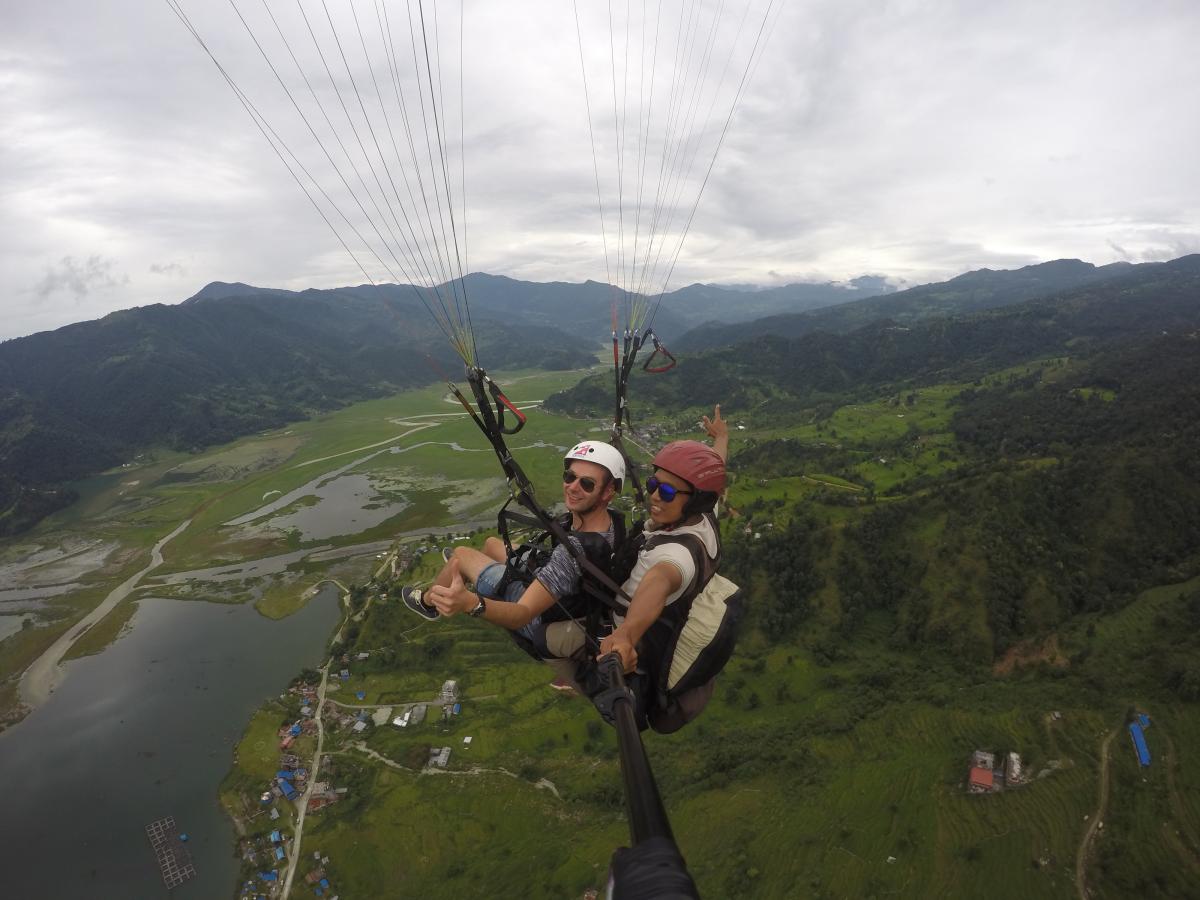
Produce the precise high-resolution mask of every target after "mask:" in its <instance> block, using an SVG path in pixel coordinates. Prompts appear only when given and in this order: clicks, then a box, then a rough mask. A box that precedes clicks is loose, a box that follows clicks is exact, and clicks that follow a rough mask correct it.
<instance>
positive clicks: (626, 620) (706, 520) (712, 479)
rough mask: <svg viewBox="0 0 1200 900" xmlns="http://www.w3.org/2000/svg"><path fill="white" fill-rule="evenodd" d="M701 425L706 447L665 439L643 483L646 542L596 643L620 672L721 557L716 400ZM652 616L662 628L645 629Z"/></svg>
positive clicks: (724, 431)
mask: <svg viewBox="0 0 1200 900" xmlns="http://www.w3.org/2000/svg"><path fill="white" fill-rule="evenodd" d="M703 425H704V430H705V431H706V432H707V433H708V435H709V436H710V437H711V438H712V439H713V445H712V446H711V447H710V446H708V445H707V444H704V443H701V442H700V441H673V442H671V443H670V444H667V445H666V446H665V447H663V448H662V449H661V450H659V451H658V453H657V454H656V455H655V457H654V474H653V475H651V476H650V478H648V479H647V481H646V493H647V502H648V507H649V508H648V512H649V516H648V517H647V519H646V523H645V526H644V528H645V538H646V541H645V544H644V545H643V546H642V548H641V549H640V550H639V551H638V555H637V561H636V563H635V564H634V566H633V570H632V572H631V573H630V575H629V577H628V578H627V579H626V580H625V583H624V585H622V587H623V588H624V590H625V594H626V595H627V596H629V597H630V598H632V600H631V602H630V604H629V609H628V612H627V613H626V614H625V616H624V617H614V619H615V624H616V628H615V629H614V631H613V632H612V633H611V634H609V635H608V636H607V637H605V638H604V639H603V640H602V641H601V643H600V655H601V656H603V655H605V654H607V653H611V652H613V651H615V652H617V653H619V654H620V656H621V660H622V662H623V663H624V666H625V671H627V672H633V671H634V670H635V669H636V668H637V663H638V649H637V648H638V646H639V643H641V642H642V640H643V638H647V639H649V640H650V642H651V643H653V640H652V639H653V637H654V634H655V633H657V632H659V631H661V632H663V634H668V633H670V634H673V633H674V627H673V626H674V624H675V622H674V620H675V619H678V618H680V617H685V616H686V615H687V612H688V610H687V609H686V607H687V606H688V605H690V602H691V599H692V598H694V597H695V596H696V595H697V594H698V593H699V592H700V591H701V590H703V589H704V585H705V584H706V583H707V582H708V579H709V578H711V577H712V575H713V573H715V571H716V568H717V566H718V565H719V563H720V558H721V536H720V532H719V530H718V529H717V523H716V517H715V516H714V514H713V510H714V508H715V507H716V504H717V500H718V499H719V497H720V494H721V492H722V491H723V490H725V480H726V479H725V460H726V458H727V457H728V455H729V429H728V426H727V425H726V423H725V421H724V420H723V419H722V418H721V407H720V405H719V404H718V405H717V406H716V407H715V408H714V409H713V417H712V418H711V419H709V417H708V416H705V417H704V419H703ZM681 600H682V601H683V602H682V603H680V602H679V601H681ZM658 622H661V623H663V624H664V625H666V626H667V627H666V628H661V629H656V630H655V632H653V633H649V634H648V632H651V627H652V626H654V625H655V623H658ZM643 652H647V648H646V647H643ZM651 652H652V654H653V650H651Z"/></svg>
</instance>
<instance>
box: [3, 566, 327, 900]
mask: <svg viewBox="0 0 1200 900" xmlns="http://www.w3.org/2000/svg"><path fill="white" fill-rule="evenodd" d="M337 621H338V604H337V591H336V589H335V588H333V587H332V586H331V585H327V586H326V587H324V588H322V590H321V591H320V592H319V593H318V595H317V596H316V597H314V598H313V599H312V600H310V601H309V603H308V604H307V605H306V606H305V607H304V608H303V609H302V610H300V611H299V612H297V613H295V614H294V615H291V616H289V617H287V618H286V619H282V620H279V621H273V620H269V619H266V618H264V617H262V616H260V615H259V614H258V613H257V612H255V610H254V609H253V607H251V606H249V605H240V606H228V605H223V604H212V603H198V602H195V601H190V602H189V601H176V600H162V599H155V598H144V599H142V600H141V601H140V602H139V604H138V610H137V612H136V613H135V614H134V616H133V619H132V620H131V623H130V629H129V631H128V633H127V634H125V635H124V636H123V637H122V638H121V639H119V640H118V641H116V642H115V643H114V644H113V645H112V646H110V647H109V648H108V649H106V650H105V651H104V652H103V653H101V654H99V655H97V656H91V657H86V658H84V659H80V660H75V661H73V662H70V663H68V664H67V667H68V677H67V678H66V679H64V680H63V682H62V684H61V686H60V687H59V688H58V689H57V690H56V691H55V692H54V694H53V695H51V697H50V699H49V700H48V701H47V702H46V703H45V704H44V705H43V706H40V707H39V708H37V709H36V710H34V711H33V712H32V713H31V714H30V715H29V716H28V717H27V718H26V719H25V721H23V722H22V723H21V724H20V725H18V726H17V727H15V728H10V729H8V730H7V731H5V732H3V733H0V772H3V773H4V784H5V796H4V802H3V803H0V834H3V835H4V840H3V859H4V862H5V865H4V867H3V868H4V890H3V894H4V896H11V897H46V898H59V897H61V898H77V897H138V898H155V897H163V898H166V897H176V898H195V900H201V898H204V900H208V898H214V897H228V896H231V895H232V894H233V891H234V887H235V885H236V878H237V873H238V863H237V859H236V858H235V857H234V854H233V846H234V833H233V828H232V825H231V824H230V821H229V819H228V818H227V816H226V815H225V814H224V812H222V810H221V809H220V807H219V805H218V800H217V786H218V785H219V784H220V782H221V780H222V778H223V777H224V776H225V773H226V772H227V771H228V769H229V763H230V759H231V754H232V752H233V747H234V745H235V744H236V743H237V741H238V739H239V737H240V736H241V731H242V729H243V728H244V727H245V723H246V722H247V721H248V720H249V719H250V717H251V715H252V714H253V712H254V710H255V709H257V708H258V707H259V706H261V705H262V703H263V701H264V700H265V699H266V698H267V697H269V696H273V695H276V694H278V693H280V692H281V691H282V690H283V689H284V688H285V687H286V685H287V683H288V681H289V680H290V679H291V678H292V677H293V676H294V675H295V674H296V673H297V672H298V671H299V670H300V668H302V667H303V666H306V665H316V664H318V663H319V662H320V661H321V657H322V652H323V650H324V647H325V643H326V641H327V640H328V638H329V636H330V635H331V633H332V630H333V628H334V627H335V625H336V624H337ZM164 816H174V817H175V819H176V821H177V822H178V824H179V827H180V828H181V829H183V830H185V831H186V832H187V833H188V835H189V837H190V839H189V841H188V847H189V848H190V850H191V853H192V856H193V860H194V862H195V865H196V870H197V873H198V877H197V878H196V879H194V880H193V881H190V882H188V883H186V884H184V885H183V886H182V887H180V888H176V889H175V890H174V892H168V891H167V889H166V888H165V887H164V886H163V883H162V880H161V879H160V877H159V874H158V869H157V866H156V864H155V861H154V854H153V852H152V851H151V849H150V844H149V842H148V841H147V839H146V837H145V833H144V831H143V829H144V826H145V825H147V824H148V823H149V822H151V821H153V820H155V819H159V818H162V817H164Z"/></svg>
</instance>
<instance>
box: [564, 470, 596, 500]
mask: <svg viewBox="0 0 1200 900" xmlns="http://www.w3.org/2000/svg"><path fill="white" fill-rule="evenodd" d="M576 478H578V479H579V486H580V487H581V488H583V490H584V493H587V494H590V493H591V492H592V491H594V490H595V489H596V479H595V478H589V477H588V476H587V475H577V474H575V473H574V472H573V471H571V470H570V469H563V484H573V483H574V482H575V479H576Z"/></svg>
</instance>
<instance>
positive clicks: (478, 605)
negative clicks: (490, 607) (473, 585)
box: [467, 597, 487, 619]
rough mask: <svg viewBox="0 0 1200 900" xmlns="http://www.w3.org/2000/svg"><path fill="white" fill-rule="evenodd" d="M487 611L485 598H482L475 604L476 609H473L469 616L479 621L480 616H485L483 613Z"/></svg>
mask: <svg viewBox="0 0 1200 900" xmlns="http://www.w3.org/2000/svg"><path fill="white" fill-rule="evenodd" d="M485 609H487V607H486V606H485V605H484V602H483V598H482V597H480V598H479V602H478V603H476V604H475V608H474V609H472V610H471V611H469V612H468V613H467V615H468V616H470V617H471V618H473V619H478V618H479V617H480V616H482V615H483V611H484V610H485Z"/></svg>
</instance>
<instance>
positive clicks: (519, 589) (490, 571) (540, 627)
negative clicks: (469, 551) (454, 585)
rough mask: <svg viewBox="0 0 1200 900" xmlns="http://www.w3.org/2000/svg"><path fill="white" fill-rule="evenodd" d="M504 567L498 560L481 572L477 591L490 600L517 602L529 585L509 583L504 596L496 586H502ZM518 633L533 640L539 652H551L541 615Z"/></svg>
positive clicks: (477, 582) (476, 580)
mask: <svg viewBox="0 0 1200 900" xmlns="http://www.w3.org/2000/svg"><path fill="white" fill-rule="evenodd" d="M504 569H505V565H504V563H502V562H496V563H492V564H491V565H490V566H488V567H487V568H486V569H484V570H483V571H482V572H480V573H479V577H478V578H476V579H475V593H477V594H478V595H479V596H480V597H487V598H488V599H489V600H503V601H504V602H506V603H516V602H517V601H518V600H520V599H521V595H522V594H524V593H525V588H526V587H527V585H524V584H521V582H519V581H513V582H512V583H511V584H509V586H508V587H506V588H505V589H504V596H503V597H501V596H500V595H499V594H497V593H496V588H497V587H499V586H500V579H502V578H503V577H504ZM517 634H520V635H522V636H524V637H526V638H528V639H529V640H531V641H532V642H533V644H534V646H535V647H536V648H537V649H538V652H540V653H548V652H549V651H548V650H547V649H546V626H545V625H544V624H542V617H541V616H534V618H533V619H532V620H530V622H529V624H528V625H525V626H524V627H522V628H518V629H517Z"/></svg>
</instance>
